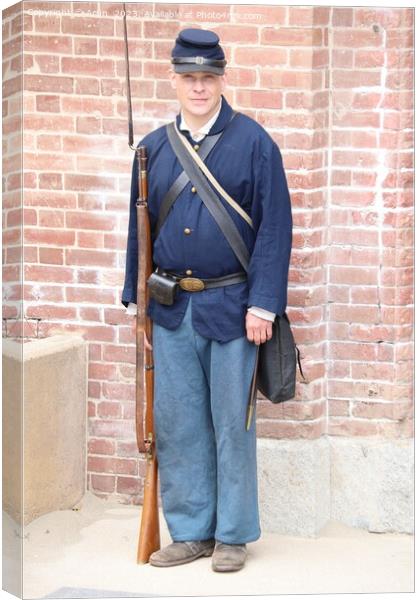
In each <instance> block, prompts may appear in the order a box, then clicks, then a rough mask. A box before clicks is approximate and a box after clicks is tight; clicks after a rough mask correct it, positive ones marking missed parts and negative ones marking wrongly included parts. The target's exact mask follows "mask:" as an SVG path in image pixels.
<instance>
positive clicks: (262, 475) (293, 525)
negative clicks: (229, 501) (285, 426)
mask: <svg viewBox="0 0 420 600" xmlns="http://www.w3.org/2000/svg"><path fill="white" fill-rule="evenodd" d="M257 452H258V478H259V500H260V502H259V504H260V518H261V527H262V528H263V529H264V531H267V532H270V533H282V534H290V535H302V536H315V535H316V534H317V533H318V532H319V531H320V530H321V529H322V527H324V525H325V524H326V523H327V521H328V519H329V518H330V485H329V479H330V461H329V445H328V441H327V439H326V438H325V437H322V438H319V439H317V440H273V439H266V438H259V439H258V440H257Z"/></svg>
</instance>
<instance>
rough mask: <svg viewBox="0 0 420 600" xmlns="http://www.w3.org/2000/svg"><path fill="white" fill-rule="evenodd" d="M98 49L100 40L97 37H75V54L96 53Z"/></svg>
mask: <svg viewBox="0 0 420 600" xmlns="http://www.w3.org/2000/svg"><path fill="white" fill-rule="evenodd" d="M97 51H98V40H96V39H95V38H83V37H81V38H74V53H75V54H87V55H89V54H96V53H97Z"/></svg>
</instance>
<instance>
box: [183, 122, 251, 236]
mask: <svg viewBox="0 0 420 600" xmlns="http://www.w3.org/2000/svg"><path fill="white" fill-rule="evenodd" d="M174 130H175V133H176V134H177V135H178V137H179V139H180V140H181V142H182V143H183V144H184V146H185V148H186V150H187V152H189V154H190V155H191V158H192V159H193V160H194V161H195V162H196V163H197V165H198V167H199V168H200V169H201V170H202V171H203V173H204V175H205V176H206V177H207V179H208V180H209V181H210V182H211V183H212V184H213V186H214V187H215V188H216V190H217V191H218V192H219V194H220V195H221V196H222V197H223V198H224V199H225V200H226V202H227V203H228V204H230V206H231V207H232V208H233V209H234V210H236V212H237V213H238V214H239V215H241V217H242V218H243V219H244V221H246V222H247V223H248V225H249V226H250V227H251V228H252V229H253V228H254V225H253V223H252V219H251V217H250V216H249V215H248V214H247V213H246V212H245V211H244V209H243V208H242V206H240V205H239V204H238V203H237V202H236V201H235V200H234V199H233V198H232V196H229V194H228V193H227V191H226V190H225V189H223V188H222V186H221V185H220V183H219V182H218V181H217V179H216V178H215V177H214V176H213V174H212V173H211V172H210V171H209V170H208V168H207V166H206V165H205V164H204V162H203V161H202V160H201V158H200V157H199V156H197V154H196V153H195V152H194V151H193V150H192V149H191V146H190V144H189V143H188V142H187V140H186V139H185V137H184V136H183V135H182V134H181V133H180V132H179V131H178V128H177V127H176V126H174Z"/></svg>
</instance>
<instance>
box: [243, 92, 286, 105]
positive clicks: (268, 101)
mask: <svg viewBox="0 0 420 600" xmlns="http://www.w3.org/2000/svg"><path fill="white" fill-rule="evenodd" d="M236 100H237V102H238V104H239V105H240V106H245V107H246V106H254V107H256V108H281V107H282V102H283V95H282V93H281V92H277V91H266V90H237V92H236Z"/></svg>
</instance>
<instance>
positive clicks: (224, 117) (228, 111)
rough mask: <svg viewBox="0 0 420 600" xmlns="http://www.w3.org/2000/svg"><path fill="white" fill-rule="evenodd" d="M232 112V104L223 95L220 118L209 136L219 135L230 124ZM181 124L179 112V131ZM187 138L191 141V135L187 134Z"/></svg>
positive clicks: (177, 122)
mask: <svg viewBox="0 0 420 600" xmlns="http://www.w3.org/2000/svg"><path fill="white" fill-rule="evenodd" d="M232 112H233V109H232V107H231V106H230V104H229V103H228V101H227V100H226V98H225V97H224V96H223V94H222V106H221V107H220V112H219V116H218V117H217V119H216V122H215V123H214V124H213V126H212V127H211V129H210V131H209V133H208V135H215V134H216V133H219V132H220V131H222V130H223V129H224V128H225V127H226V125H227V124H228V123H229V121H230V119H231V116H232ZM180 123H181V112H179V114H178V115H177V117H176V125H177V127H178V129H179V126H180ZM187 137H188V138H189V139H190V135H189V133H188V134H187Z"/></svg>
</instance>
